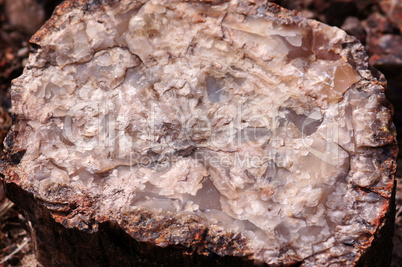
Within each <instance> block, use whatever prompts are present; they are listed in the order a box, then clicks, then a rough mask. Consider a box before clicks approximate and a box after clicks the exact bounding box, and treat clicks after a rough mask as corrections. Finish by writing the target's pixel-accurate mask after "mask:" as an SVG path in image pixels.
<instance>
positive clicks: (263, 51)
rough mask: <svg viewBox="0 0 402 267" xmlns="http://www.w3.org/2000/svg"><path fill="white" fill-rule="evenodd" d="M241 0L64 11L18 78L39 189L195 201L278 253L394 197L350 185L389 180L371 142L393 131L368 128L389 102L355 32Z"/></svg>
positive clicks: (385, 120)
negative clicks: (246, 5) (243, 8)
mask: <svg viewBox="0 0 402 267" xmlns="http://www.w3.org/2000/svg"><path fill="white" fill-rule="evenodd" d="M239 5H240V4H239V3H238V1H231V2H229V3H222V4H217V5H206V4H196V3H193V2H179V1H147V2H146V3H145V4H139V3H137V2H135V1H133V2H131V1H122V3H121V4H119V5H115V6H111V7H107V8H106V9H99V10H96V11H94V12H92V13H83V12H84V11H82V10H79V9H77V10H72V11H70V13H68V12H67V14H65V15H63V16H62V17H61V18H59V21H60V23H59V25H58V28H57V29H55V30H53V31H52V32H51V33H50V34H49V35H48V36H45V37H44V39H43V40H42V41H41V46H40V47H38V48H37V51H36V52H35V53H33V54H32V55H31V57H30V59H29V63H28V65H27V68H26V69H25V71H24V74H23V76H22V77H21V78H19V79H18V81H17V82H16V83H15V85H14V87H13V90H12V97H13V113H14V114H16V115H17V116H18V117H19V118H23V119H22V120H21V121H22V123H23V125H24V130H21V131H20V132H19V135H18V138H17V140H16V141H17V146H18V147H19V148H20V149H23V150H26V153H25V155H24V156H23V158H22V160H21V163H20V166H23V169H21V172H22V173H24V174H25V175H26V176H27V177H29V181H30V183H31V184H32V186H33V187H34V188H35V190H36V192H37V194H38V197H43V198H44V197H45V196H46V194H47V193H46V192H47V190H48V189H49V186H50V185H51V187H56V186H57V185H60V186H66V185H68V186H70V187H74V188H75V190H77V194H91V195H94V196H98V197H99V206H98V207H97V209H98V212H99V213H102V214H108V216H110V217H111V218H113V216H114V218H119V213H128V214H129V213H135V212H138V211H139V210H150V211H152V212H154V213H155V214H162V215H163V216H176V215H177V216H179V215H180V214H193V215H194V216H198V217H199V218H200V219H201V220H204V221H206V222H207V224H209V225H211V227H223V228H222V229H223V230H222V231H228V232H230V231H233V232H240V233H241V235H242V236H243V237H244V238H245V240H247V243H246V245H247V246H248V247H249V248H250V250H251V251H253V256H252V258H253V259H256V260H262V261H265V262H267V263H272V264H280V263H281V262H282V260H283V259H285V258H287V257H290V258H292V259H296V260H302V259H304V258H308V257H310V256H311V255H313V254H316V253H320V252H322V251H325V250H328V249H329V248H331V247H334V246H335V245H336V244H340V242H342V240H339V239H338V236H337V233H339V232H340V231H346V230H341V229H347V228H345V227H348V226H351V225H352V224H353V223H354V222H355V221H357V220H359V218H362V219H364V220H365V221H366V222H368V223H372V222H373V220H375V219H376V216H378V212H377V209H379V208H380V207H381V205H382V203H383V202H384V199H383V198H382V197H381V196H379V195H378V194H375V193H370V194H372V195H370V201H369V202H361V201H358V200H357V198H358V197H359V196H358V193H356V192H355V191H354V189H353V188H354V186H360V187H366V186H371V185H373V184H376V183H378V182H379V181H380V180H381V179H383V176H382V175H381V174H380V173H378V172H377V170H378V169H380V168H381V166H380V165H381V163H380V162H378V161H377V160H376V159H375V157H373V155H375V154H376V153H377V152H376V150H369V149H370V147H375V146H378V145H382V144H386V141H378V140H375V139H373V133H376V132H379V131H388V132H389V129H388V127H389V114H390V111H389V110H388V109H386V108H385V107H381V105H382V104H381V101H383V99H384V96H383V94H382V93H381V94H373V93H371V92H373V90H375V89H373V88H375V85H373V84H371V83H370V82H366V81H365V79H364V78H363V77H362V74H361V73H359V71H358V70H357V69H356V67H355V66H353V65H351V64H352V63H351V62H352V61H350V60H349V59H348V57H347V56H346V55H344V54H343V53H342V49H343V48H342V44H343V43H348V42H352V41H353V40H351V39H350V38H349V37H348V36H346V34H345V33H344V32H343V31H341V30H339V29H337V28H333V27H329V26H326V25H323V24H320V23H318V22H315V21H307V20H304V19H303V18H301V17H299V16H296V17H295V18H296V19H295V20H299V21H298V22H297V23H296V22H293V23H285V22H283V21H281V20H279V19H275V16H274V15H272V14H270V13H266V14H265V13H264V12H263V11H261V13H259V12H260V11H256V13H255V14H250V15H248V16H245V15H243V14H242V13H241V12H240V11H239V10H240V7H238V6H239ZM264 14H265V15H264ZM95 18H96V19H95ZM363 87H364V88H365V89H364V90H362V88H363ZM379 109H381V110H380V111H378V110H379ZM382 113H383V114H382ZM15 127H17V126H15ZM20 127H21V126H20ZM381 127H382V128H381ZM381 142H383V143H381ZM379 153H380V152H379ZM79 192H81V193H79ZM354 203H359V205H362V208H361V209H353V208H352V206H353V205H354ZM367 203H369V204H367ZM355 205H357V204H355ZM175 214H176V215H175ZM116 220H117V221H118V219H116ZM361 231H362V230H361V229H360V228H359V227H354V228H353V227H352V228H350V229H348V230H347V233H348V235H349V236H350V237H351V238H355V239H357V238H358V237H359V236H360V235H361V234H362V232H361ZM345 253H346V252H345Z"/></svg>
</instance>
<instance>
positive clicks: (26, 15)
mask: <svg viewBox="0 0 402 267" xmlns="http://www.w3.org/2000/svg"><path fill="white" fill-rule="evenodd" d="M60 2H62V1H61V0H0V139H1V140H3V139H4V136H5V133H6V132H7V130H8V128H9V127H10V126H11V117H10V115H9V113H8V112H9V110H10V106H11V103H10V97H9V93H8V92H9V88H10V86H11V81H12V79H14V78H16V77H18V76H19V75H20V74H21V73H22V70H23V67H24V65H25V62H26V58H27V57H28V54H29V45H28V41H29V38H30V36H31V35H32V34H33V33H34V32H35V31H36V30H38V29H39V27H40V26H41V25H42V24H43V23H44V22H45V20H46V19H48V18H49V17H50V16H51V14H52V12H53V10H54V8H55V6H56V5H57V4H59V3H60ZM272 2H275V3H277V4H279V5H281V6H283V7H286V8H288V9H295V10H297V11H299V12H300V13H302V14H303V15H304V16H305V17H307V18H312V19H317V20H319V21H322V22H325V23H327V24H329V25H333V26H337V27H339V28H342V29H343V30H345V31H346V32H347V33H349V34H350V35H353V36H355V37H356V38H357V39H358V40H359V41H360V42H361V43H362V44H363V45H364V46H365V47H366V50H367V51H368V55H369V57H370V63H371V64H372V65H373V66H374V67H375V68H377V69H378V70H380V71H381V72H382V73H383V74H384V75H385V77H386V79H387V80H388V89H387V96H388V99H389V100H390V102H391V103H392V104H393V105H394V110H395V114H394V118H393V119H394V122H395V125H396V127H397V131H398V141H399V147H400V152H399V155H400V157H399V160H398V162H399V163H401V164H398V165H399V167H398V171H397V180H398V183H399V185H398V188H397V194H396V209H397V211H396V224H395V236H394V252H393V262H392V266H395V267H396V266H402V178H401V177H402V149H401V148H402V138H401V137H402V35H401V32H402V0H275V1H272ZM1 151H2V149H0V154H1V153H2V152H1ZM25 227H26V224H25V222H24V218H23V216H22V215H21V214H19V212H18V209H17V208H16V207H15V206H14V205H13V204H12V203H11V202H10V201H8V200H7V199H6V198H5V195H4V192H3V188H2V186H1V185H0V267H2V266H36V265H37V262H36V261H35V258H34V256H33V251H32V249H31V246H30V244H29V241H30V239H29V235H28V233H27V229H25Z"/></svg>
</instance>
